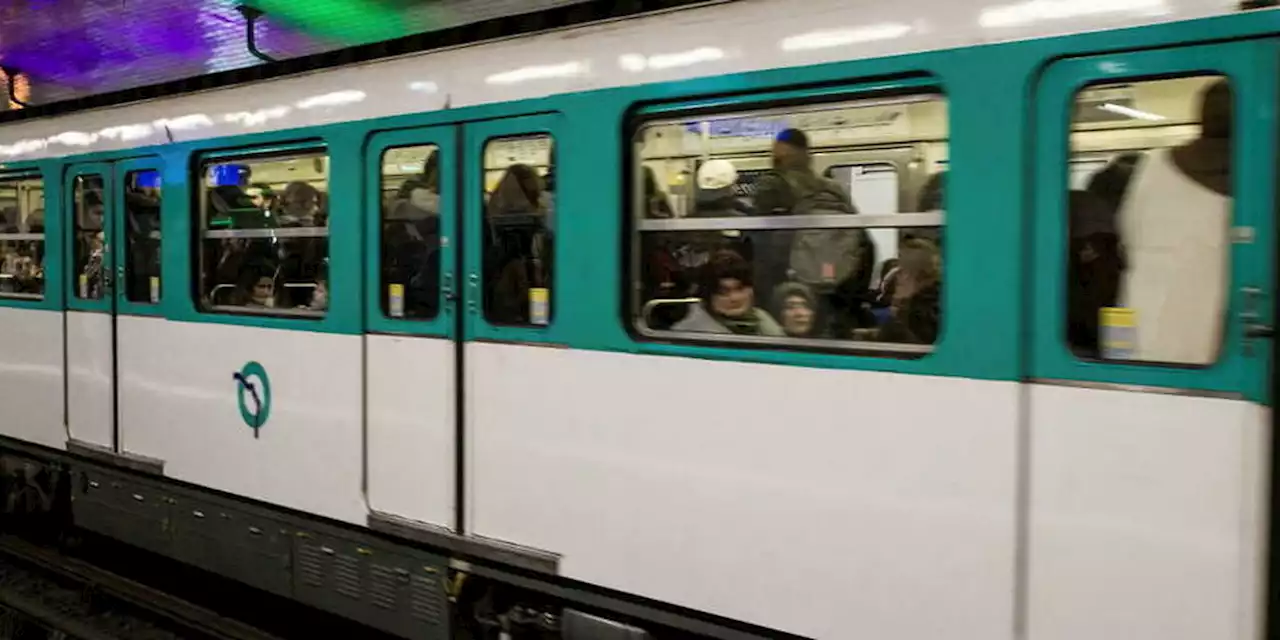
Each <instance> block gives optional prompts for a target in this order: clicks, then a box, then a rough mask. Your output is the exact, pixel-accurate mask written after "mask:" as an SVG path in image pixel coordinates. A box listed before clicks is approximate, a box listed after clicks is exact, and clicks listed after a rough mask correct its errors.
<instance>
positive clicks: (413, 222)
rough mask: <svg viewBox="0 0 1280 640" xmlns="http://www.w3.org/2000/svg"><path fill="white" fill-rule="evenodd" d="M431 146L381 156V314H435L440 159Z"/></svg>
mask: <svg viewBox="0 0 1280 640" xmlns="http://www.w3.org/2000/svg"><path fill="white" fill-rule="evenodd" d="M438 154H439V149H438V148H437V147H436V146H435V145H419V146H411V147H396V148H392V149H387V150H386V151H385V152H384V153H383V154H382V185H381V194H382V226H381V233H382V240H381V242H382V258H381V260H382V282H381V289H382V296H381V297H382V313H383V314H384V315H386V316H388V317H391V318H411V319H417V320H428V319H431V318H434V317H435V316H436V314H437V313H439V310H440V214H441V212H440V165H439V162H440V158H439V155H438Z"/></svg>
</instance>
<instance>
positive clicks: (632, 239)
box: [621, 77, 954, 361]
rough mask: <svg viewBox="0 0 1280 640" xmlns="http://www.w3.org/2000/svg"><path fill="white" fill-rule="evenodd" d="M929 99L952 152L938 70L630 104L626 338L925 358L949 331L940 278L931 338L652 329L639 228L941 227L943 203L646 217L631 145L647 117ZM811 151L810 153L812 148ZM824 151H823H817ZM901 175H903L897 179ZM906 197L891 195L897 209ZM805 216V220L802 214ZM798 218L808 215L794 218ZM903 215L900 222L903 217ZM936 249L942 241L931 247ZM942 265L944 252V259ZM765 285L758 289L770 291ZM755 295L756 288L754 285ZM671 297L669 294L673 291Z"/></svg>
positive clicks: (665, 121)
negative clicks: (827, 212) (829, 211)
mask: <svg viewBox="0 0 1280 640" xmlns="http://www.w3.org/2000/svg"><path fill="white" fill-rule="evenodd" d="M931 100H939V101H942V102H943V103H944V104H945V105H946V117H947V138H946V143H947V146H948V150H949V151H948V158H950V157H951V156H952V155H953V153H952V151H950V150H951V148H952V146H953V144H954V143H953V141H952V138H953V136H952V132H951V128H952V122H953V113H954V111H953V110H954V107H953V105H952V99H951V98H950V97H949V96H948V94H947V91H946V88H945V86H944V84H943V83H942V82H941V81H940V79H938V78H934V77H917V78H913V79H909V80H900V81H896V82H894V81H891V82H878V83H872V84H868V85H862V86H854V87H827V88H824V89H818V90H795V91H785V90H784V91H777V92H771V93H766V94H763V95H758V96H747V97H743V98H736V99H735V98H726V99H710V100H700V101H692V102H683V103H673V104H660V105H648V106H645V107H641V108H639V109H636V110H634V111H633V112H632V113H631V114H630V117H629V118H628V125H627V127H626V128H625V129H624V132H623V144H622V151H623V154H624V161H623V163H622V166H623V172H624V176H623V184H624V189H623V193H622V196H623V206H622V208H621V210H622V215H623V224H622V231H623V234H624V239H623V245H624V247H625V249H624V251H623V260H624V264H623V269H622V273H623V277H624V282H623V289H622V292H623V295H622V296H621V298H622V299H621V307H622V308H621V319H622V323H623V326H624V327H625V329H626V331H627V332H628V334H629V335H630V336H631V338H632V340H634V341H636V342H638V343H641V344H646V345H649V346H651V347H659V348H666V347H667V346H668V345H670V346H673V347H681V348H683V347H695V348H711V349H717V350H725V349H748V351H747V353H756V354H758V353H760V352H769V351H776V352H785V353H797V352H808V353H814V354H821V355H831V356H838V357H848V356H865V357H871V358H876V359H881V360H884V359H889V360H909V361H920V360H931V359H933V358H934V357H935V356H936V354H937V353H938V351H939V349H941V348H942V347H943V343H944V341H945V340H946V336H947V334H948V333H949V332H948V331H947V326H948V324H949V320H948V316H949V315H950V314H949V313H948V306H949V305H948V299H949V298H950V294H949V290H950V289H951V287H949V286H948V285H947V281H946V279H945V278H944V280H943V282H942V285H941V294H942V295H941V297H940V300H939V309H940V313H939V327H938V335H937V339H936V340H935V341H934V342H933V343H932V344H928V345H918V344H903V343H891V342H879V341H870V340H838V339H823V338H793V337H789V336H787V337H769V336H739V335H730V334H711V333H707V334H699V333H694V332H684V331H674V330H669V329H668V330H657V329H651V328H649V327H647V326H645V325H644V318H645V316H646V315H647V312H646V308H648V307H649V306H650V303H645V304H644V305H640V304H639V302H640V295H641V294H640V290H639V289H640V280H639V278H638V276H639V273H640V269H641V266H640V259H641V256H640V255H639V249H640V247H639V244H640V243H639V238H640V237H641V234H642V233H644V232H660V231H702V230H716V229H720V230H724V229H732V230H740V231H751V230H783V229H816V228H832V229H851V228H862V229H866V230H871V229H876V228H889V229H904V228H914V227H928V228H940V229H945V228H946V219H947V216H946V213H947V211H946V208H945V207H944V209H943V210H942V211H936V212H909V211H899V212H895V213H891V214H876V213H870V214H869V213H860V214H859V215H856V216H844V215H831V216H821V215H818V216H803V218H804V219H805V220H801V219H800V218H802V217H801V216H785V217H780V216H751V217H745V218H670V219H646V218H644V217H643V216H640V215H637V206H638V200H637V197H638V194H640V193H643V179H644V178H643V173H642V172H641V171H640V170H639V167H640V165H641V163H642V162H643V160H644V159H643V158H641V157H640V155H639V154H638V153H637V145H638V143H639V141H640V140H639V136H640V135H641V133H642V132H643V131H644V130H645V128H646V127H651V126H655V125H659V126H660V125H672V124H685V123H687V122H688V121H689V120H690V119H692V118H697V117H702V116H718V117H758V116H768V115H790V114H795V113H803V112H821V111H827V110H831V109H832V108H838V105H845V106H847V107H874V106H883V105H900V104H902V105H905V104H915V103H921V102H929V101H931ZM869 146H872V147H881V146H883V147H885V148H886V149H888V150H889V152H888V154H887V157H888V158H890V159H885V160H882V161H881V162H883V163H884V164H887V165H892V166H895V167H896V164H895V163H894V160H893V159H896V156H897V155H900V154H901V149H902V148H903V147H904V146H909V145H907V144H906V143H897V142H895V143H883V144H875V145H869ZM863 152H865V149H852V150H846V151H845V152H842V153H863ZM815 155H817V154H815ZM824 155H831V154H830V153H824ZM903 182H904V183H905V182H907V181H903ZM949 202H950V196H949V195H947V194H946V193H945V192H944V203H949ZM905 206H906V203H904V202H902V201H901V197H900V198H899V207H898V208H899V209H903V208H904V207H905ZM810 219H811V220H810ZM798 222H810V223H811V224H808V225H799V224H797V223H798ZM904 223H905V224H904ZM939 249H943V247H941V246H940V247H939ZM943 264H944V272H945V270H946V269H945V265H946V260H945V259H944V262H943ZM770 294H771V292H766V294H765V295H770ZM756 298H757V300H760V299H761V293H760V292H759V291H757V292H756ZM673 300H674V299H673ZM683 300H685V301H687V302H695V301H700V299H699V298H687V299H683Z"/></svg>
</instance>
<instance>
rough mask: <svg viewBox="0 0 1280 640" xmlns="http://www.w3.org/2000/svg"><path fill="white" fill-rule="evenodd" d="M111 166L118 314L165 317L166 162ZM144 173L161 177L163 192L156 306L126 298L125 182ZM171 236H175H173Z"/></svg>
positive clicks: (137, 161)
mask: <svg viewBox="0 0 1280 640" xmlns="http://www.w3.org/2000/svg"><path fill="white" fill-rule="evenodd" d="M108 164H109V165H110V167H111V173H110V174H109V175H108V176H107V177H108V179H109V180H110V182H111V190H110V196H111V200H112V204H111V209H110V210H109V213H110V215H111V216H112V220H111V235H110V236H109V242H111V243H112V245H113V247H112V249H111V250H110V254H111V268H113V269H115V274H116V275H115V276H113V281H114V283H115V284H114V287H113V288H112V292H113V294H114V295H115V301H114V304H115V308H116V313H119V314H126V315H134V316H161V315H164V307H163V305H164V303H165V294H164V289H165V284H164V282H165V271H166V269H165V266H166V265H165V263H166V260H165V251H167V249H166V248H165V244H166V243H165V242H164V240H163V234H164V232H165V230H166V228H167V226H172V225H166V220H165V219H166V218H167V217H168V216H166V215H165V211H166V208H167V207H168V206H170V205H167V204H166V201H168V200H170V199H171V198H172V194H173V190H172V189H169V190H168V191H167V192H166V190H165V188H164V185H165V184H166V182H167V181H166V180H165V163H164V160H163V159H162V158H159V157H155V156H147V157H142V158H133V159H126V160H118V161H115V162H110V163H108ZM145 171H154V172H155V173H156V174H157V175H158V176H159V177H160V191H161V195H160V232H161V235H162V238H161V241H160V248H159V251H160V255H159V259H160V275H159V278H160V282H159V285H160V290H159V292H158V293H159V299H158V301H157V302H154V303H152V302H136V301H132V300H129V296H128V295H126V293H125V289H124V282H123V274H124V273H125V261H126V260H128V255H127V253H128V250H127V247H128V244H127V243H126V241H125V222H126V219H125V216H126V208H125V188H124V185H125V183H124V181H125V179H126V178H127V177H128V176H129V174H131V173H136V172H145ZM72 224H73V229H74V221H73V222H72ZM170 235H171V236H172V234H170ZM73 237H74V230H73ZM73 251H74V247H73ZM169 277H172V276H169ZM70 293H71V294H72V295H73V296H74V294H75V291H72V292H70Z"/></svg>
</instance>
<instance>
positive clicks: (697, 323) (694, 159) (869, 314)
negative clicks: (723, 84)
mask: <svg viewBox="0 0 1280 640" xmlns="http://www.w3.org/2000/svg"><path fill="white" fill-rule="evenodd" d="M633 148H634V152H633V153H634V157H635V163H634V166H635V167H636V174H635V182H634V185H633V186H634V189H633V193H634V196H635V197H634V200H633V210H632V215H633V218H634V223H633V227H634V229H636V231H637V233H636V235H635V236H634V237H633V243H634V244H633V251H632V255H633V262H632V267H631V273H632V283H633V287H634V289H633V293H632V298H631V312H632V317H633V322H634V323H635V325H636V327H637V329H638V330H639V332H640V333H641V334H642V335H645V336H648V337H653V338H658V339H666V340H695V341H704V340H710V341H716V342H733V343H741V344H746V345H771V346H783V347H791V348H817V349H833V348H834V349H854V350H865V351H873V352H888V353H914V354H919V353H926V352H928V351H931V350H932V348H933V344H934V343H935V342H936V340H937V337H938V334H939V331H940V330H941V318H942V309H941V290H942V274H943V269H942V226H943V221H944V213H943V212H942V206H941V202H942V199H941V184H942V182H941V180H942V174H941V173H940V171H939V169H938V168H939V167H941V166H943V165H944V164H945V161H946V158H947V151H948V122H947V103H946V99H945V98H944V97H943V96H940V95H921V96H911V97H905V98H901V99H880V100H863V101H847V102H840V103H829V104H822V105H810V106H803V107H793V108H779V109H771V110H759V111H739V112H730V113H715V114H705V113H702V114H698V115H697V116H691V117H684V118H673V119H663V120H657V121H651V122H647V123H645V124H643V125H642V126H641V127H640V129H639V130H638V131H637V133H636V136H635V139H634V147H633ZM848 158H857V160H856V161H848V160H846V159H848ZM925 203H932V204H930V206H928V207H927V208H926V207H925V206H924V204H925Z"/></svg>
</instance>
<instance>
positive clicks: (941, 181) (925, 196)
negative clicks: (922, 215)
mask: <svg viewBox="0 0 1280 640" xmlns="http://www.w3.org/2000/svg"><path fill="white" fill-rule="evenodd" d="M946 186H947V172H946V171H939V172H937V173H935V174H933V175H931V176H929V179H928V180H926V181H925V183H924V186H923V187H921V188H920V205H919V207H918V208H919V210H920V211H942V208H943V207H942V204H943V203H942V194H943V192H944V190H945V189H946Z"/></svg>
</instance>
